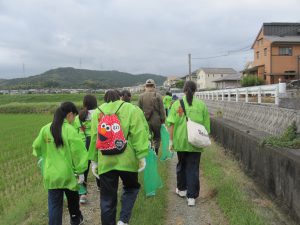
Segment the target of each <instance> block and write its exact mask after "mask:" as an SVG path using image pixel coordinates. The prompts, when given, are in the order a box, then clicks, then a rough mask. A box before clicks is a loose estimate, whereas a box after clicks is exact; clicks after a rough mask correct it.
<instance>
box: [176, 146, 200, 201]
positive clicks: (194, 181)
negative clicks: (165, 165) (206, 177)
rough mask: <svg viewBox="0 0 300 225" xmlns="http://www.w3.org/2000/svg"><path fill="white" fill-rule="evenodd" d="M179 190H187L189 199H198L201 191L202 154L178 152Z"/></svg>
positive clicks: (177, 172)
mask: <svg viewBox="0 0 300 225" xmlns="http://www.w3.org/2000/svg"><path fill="white" fill-rule="evenodd" d="M177 157H178V163H177V167H176V174H177V188H178V189H179V190H180V191H184V190H187V197H188V198H197V197H198V196H199V191H200V181H199V166H200V158H201V152H177Z"/></svg>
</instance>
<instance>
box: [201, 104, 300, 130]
mask: <svg viewBox="0 0 300 225" xmlns="http://www.w3.org/2000/svg"><path fill="white" fill-rule="evenodd" d="M205 103H206V105H207V106H208V110H209V112H210V114H211V115H212V116H215V115H220V114H221V115H222V117H223V118H224V119H228V120H231V121H238V122H239V124H241V125H245V126H249V127H252V128H255V129H256V130H258V131H264V132H267V133H270V134H273V135H280V134H282V133H283V132H284V130H285V129H286V128H287V127H288V126H289V125H290V124H291V123H292V122H293V121H296V123H297V126H298V132H299V133H300V110H295V109H285V108H280V107H277V106H274V105H258V104H249V103H243V102H228V101H212V100H205Z"/></svg>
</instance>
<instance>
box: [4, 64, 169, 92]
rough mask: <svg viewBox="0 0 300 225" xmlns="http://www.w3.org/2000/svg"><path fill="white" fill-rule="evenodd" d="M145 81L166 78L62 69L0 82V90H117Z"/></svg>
mask: <svg viewBox="0 0 300 225" xmlns="http://www.w3.org/2000/svg"><path fill="white" fill-rule="evenodd" d="M147 79H153V80H154V81H155V82H156V83H157V85H162V84H163V82H164V81H165V80H166V77H164V76H160V75H155V74H138V75H133V74H130V73H124V72H119V71H115V70H112V71H97V70H87V69H75V68H72V67H64V68H57V69H52V70H49V71H46V72H45V73H42V74H40V75H35V76H30V77H26V78H15V79H5V80H0V89H30V88H93V89H97V88H118V87H128V86H135V85H139V84H143V83H145V81H146V80H147Z"/></svg>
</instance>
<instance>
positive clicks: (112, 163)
mask: <svg viewBox="0 0 300 225" xmlns="http://www.w3.org/2000/svg"><path fill="white" fill-rule="evenodd" d="M104 102H105V103H104V104H102V105H101V106H100V107H99V108H98V109H96V110H95V112H94V113H93V115H92V125H91V144H90V149H89V159H90V160H92V172H93V174H94V175H95V176H99V177H100V208H101V224H102V225H115V224H116V213H117V202H118V201H117V200H118V199H117V198H118V184H119V178H121V180H122V182H123V193H122V197H121V212H120V219H119V222H118V225H126V224H128V222H129V220H130V217H131V211H132V208H133V206H134V203H135V200H136V198H137V195H138V192H139V189H140V184H139V182H138V172H139V171H142V170H143V169H144V168H145V166H146V161H145V157H146V156H147V154H148V136H147V132H146V130H145V129H144V126H143V118H142V117H141V114H140V113H139V112H138V111H137V110H136V107H135V106H133V105H132V104H130V103H127V102H124V101H122V100H120V96H119V94H118V93H117V92H116V91H113V90H109V91H107V92H106V93H105V95H104ZM100 110H101V111H100ZM112 114H116V115H117V117H118V120H119V122H120V128H121V129H119V130H121V131H122V133H123V135H124V137H125V138H126V141H127V145H126V148H125V150H124V152H122V153H120V154H115V155H105V154H103V152H102V151H99V150H98V149H97V148H96V142H97V138H98V137H99V138H100V139H102V140H104V139H103V138H104V137H102V136H101V135H100V134H98V123H99V122H100V121H101V118H103V117H104V116H106V115H112ZM100 125H101V129H100V128H99V129H100V131H101V132H102V129H104V128H105V130H104V131H105V132H107V133H110V134H111V132H112V131H113V130H114V128H113V127H110V126H108V125H106V126H103V127H102V125H103V124H100ZM104 131H103V132H104ZM114 132H115V131H114ZM107 136H108V134H107Z"/></svg>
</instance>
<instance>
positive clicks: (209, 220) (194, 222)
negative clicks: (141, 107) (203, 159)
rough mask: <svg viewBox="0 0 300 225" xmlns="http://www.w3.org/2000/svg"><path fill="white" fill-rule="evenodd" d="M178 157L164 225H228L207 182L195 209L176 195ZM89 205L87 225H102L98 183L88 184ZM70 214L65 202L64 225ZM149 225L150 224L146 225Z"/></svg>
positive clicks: (171, 166)
mask: <svg viewBox="0 0 300 225" xmlns="http://www.w3.org/2000/svg"><path fill="white" fill-rule="evenodd" d="M176 162H177V157H174V158H173V159H172V160H171V161H169V165H168V166H169V169H170V171H169V179H168V182H169V183H168V185H167V187H168V190H169V191H168V201H169V202H168V209H167V213H168V215H167V219H166V222H165V224H162V225H218V224H222V225H226V224H227V223H226V222H225V221H226V220H225V218H223V216H222V213H221V212H220V210H219V209H218V207H217V205H216V203H215V201H214V199H213V198H211V197H210V195H211V194H210V192H209V190H206V185H205V180H204V179H201V193H200V198H198V199H197V200H196V206H195V207H188V206H187V201H186V199H185V198H180V197H178V196H177V195H176V193H175V188H176V174H175V168H176ZM88 191H89V194H88V203H87V204H85V205H81V206H80V210H81V212H82V214H83V216H84V221H85V223H84V224H85V225H101V222H100V207H99V195H100V193H99V192H98V191H97V186H96V183H95V182H94V181H93V180H92V181H90V182H89V184H88ZM69 221H70V219H69V213H68V209H67V206H66V202H65V207H64V215H63V225H69V224H70V222H69ZM144 225H148V224H144Z"/></svg>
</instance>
